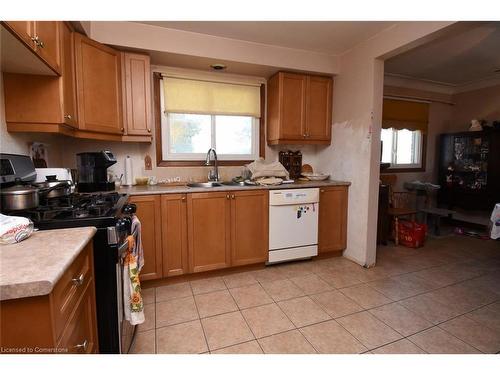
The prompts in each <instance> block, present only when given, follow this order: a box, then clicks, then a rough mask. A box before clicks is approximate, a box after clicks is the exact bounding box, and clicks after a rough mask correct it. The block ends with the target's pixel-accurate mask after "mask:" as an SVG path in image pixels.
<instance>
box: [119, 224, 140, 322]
mask: <svg viewBox="0 0 500 375" xmlns="http://www.w3.org/2000/svg"><path fill="white" fill-rule="evenodd" d="M127 241H128V249H127V251H126V253H125V254H124V258H123V298H124V305H125V306H124V310H125V319H126V320H128V321H129V322H130V324H131V325H137V324H141V323H144V303H143V301H142V295H141V281H140V279H139V273H140V272H141V269H142V266H143V265H144V251H143V248H142V241H141V222H140V221H139V219H138V218H137V217H136V216H135V215H134V216H133V218H132V234H131V235H130V236H128V238H127Z"/></svg>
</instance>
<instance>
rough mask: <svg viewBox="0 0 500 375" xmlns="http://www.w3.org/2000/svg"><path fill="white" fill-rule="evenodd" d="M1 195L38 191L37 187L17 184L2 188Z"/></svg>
mask: <svg viewBox="0 0 500 375" xmlns="http://www.w3.org/2000/svg"><path fill="white" fill-rule="evenodd" d="M1 191H2V195H25V194H33V193H37V192H38V188H36V187H33V186H30V185H21V184H17V185H14V186H10V187H8V188H2V190H1Z"/></svg>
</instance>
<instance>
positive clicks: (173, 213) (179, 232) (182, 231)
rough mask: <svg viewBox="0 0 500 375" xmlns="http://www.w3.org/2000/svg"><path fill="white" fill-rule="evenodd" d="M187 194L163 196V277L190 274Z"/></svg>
mask: <svg viewBox="0 0 500 375" xmlns="http://www.w3.org/2000/svg"><path fill="white" fill-rule="evenodd" d="M186 200H187V198H186V194H165V195H162V196H161V227H162V228H161V229H162V230H161V232H162V238H163V241H162V248H163V251H162V253H163V258H162V260H163V277H168V276H176V275H182V274H184V273H187V272H188V244H187V204H186Z"/></svg>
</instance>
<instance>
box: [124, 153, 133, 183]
mask: <svg viewBox="0 0 500 375" xmlns="http://www.w3.org/2000/svg"><path fill="white" fill-rule="evenodd" d="M133 183H134V176H133V172H132V159H131V158H130V156H127V157H126V158H125V184H124V185H127V186H131V185H133Z"/></svg>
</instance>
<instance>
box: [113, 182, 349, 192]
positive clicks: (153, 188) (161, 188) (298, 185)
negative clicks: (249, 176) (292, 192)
mask: <svg viewBox="0 0 500 375" xmlns="http://www.w3.org/2000/svg"><path fill="white" fill-rule="evenodd" d="M350 184H351V183H350V182H347V181H335V180H326V181H296V182H294V183H292V184H281V185H275V186H221V187H212V188H203V187H201V188H200V187H198V188H191V187H188V186H186V185H178V186H175V185H144V186H130V187H125V186H124V187H121V188H120V189H119V190H118V191H119V192H120V193H125V194H129V195H148V194H175V193H177V194H180V193H206V192H210V191H235V190H276V189H302V188H314V187H325V186H349V185H350Z"/></svg>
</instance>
